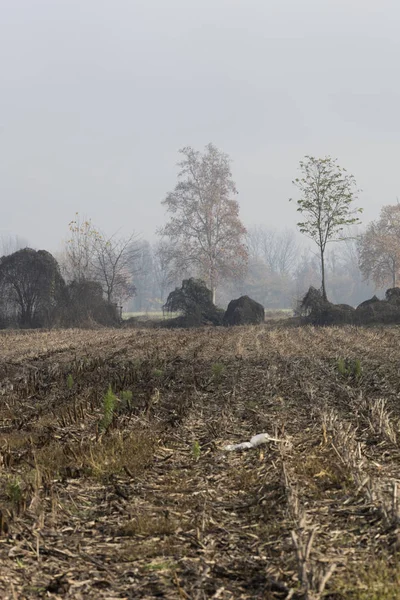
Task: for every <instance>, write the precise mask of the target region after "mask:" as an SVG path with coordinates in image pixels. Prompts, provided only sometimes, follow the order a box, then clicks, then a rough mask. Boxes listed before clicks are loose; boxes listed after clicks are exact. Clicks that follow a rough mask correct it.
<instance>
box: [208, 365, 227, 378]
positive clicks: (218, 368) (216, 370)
mask: <svg viewBox="0 0 400 600" xmlns="http://www.w3.org/2000/svg"><path fill="white" fill-rule="evenodd" d="M224 371H225V365H223V364H222V363H219V362H217V363H214V364H213V365H212V367H211V372H212V374H213V377H214V379H215V380H216V381H221V378H222V375H223V373H224Z"/></svg>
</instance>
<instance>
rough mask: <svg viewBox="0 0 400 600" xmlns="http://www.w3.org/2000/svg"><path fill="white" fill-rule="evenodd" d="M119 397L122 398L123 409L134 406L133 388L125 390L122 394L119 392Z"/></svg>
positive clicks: (129, 408)
mask: <svg viewBox="0 0 400 600" xmlns="http://www.w3.org/2000/svg"><path fill="white" fill-rule="evenodd" d="M119 398H120V400H121V409H122V410H124V409H128V410H131V408H132V398H133V392H132V391H131V390H123V391H122V392H121V393H120V394H119Z"/></svg>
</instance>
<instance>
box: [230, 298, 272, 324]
mask: <svg viewBox="0 0 400 600" xmlns="http://www.w3.org/2000/svg"><path fill="white" fill-rule="evenodd" d="M264 318H265V311H264V307H263V306H262V304H259V303H258V302H256V301H255V300H252V299H251V298H249V296H241V297H240V298H237V299H236V300H231V301H230V302H229V304H228V308H227V310H226V313H225V315H224V321H223V322H224V325H258V324H259V323H263V322H264Z"/></svg>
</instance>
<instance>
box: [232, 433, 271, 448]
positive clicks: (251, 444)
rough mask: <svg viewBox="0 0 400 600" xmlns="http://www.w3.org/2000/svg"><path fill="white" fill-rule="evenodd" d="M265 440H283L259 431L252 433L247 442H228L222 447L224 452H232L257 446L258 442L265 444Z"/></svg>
mask: <svg viewBox="0 0 400 600" xmlns="http://www.w3.org/2000/svg"><path fill="white" fill-rule="evenodd" d="M267 442H283V440H278V439H277V438H273V437H271V436H270V435H268V433H259V434H257V435H253V437H252V438H251V440H250V441H249V442H243V443H242V444H229V445H228V446H224V447H223V448H222V449H223V450H224V451H225V452H232V450H249V449H250V448H257V446H259V445H260V444H266V443H267Z"/></svg>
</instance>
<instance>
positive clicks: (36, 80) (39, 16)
mask: <svg viewBox="0 0 400 600" xmlns="http://www.w3.org/2000/svg"><path fill="white" fill-rule="evenodd" d="M399 16H400V7H399V6H398V3H396V2H395V1H394V0H393V1H389V0H384V1H382V2H380V3H379V4H378V3H377V2H373V1H372V0H362V1H361V0H347V1H345V0H336V1H335V2H333V1H331V0H327V1H325V2H320V1H318V0H303V1H302V2H298V1H297V0H284V1H282V0H279V1H278V0H270V1H268V2H265V1H264V0H247V1H246V2H245V1H244V0H202V1H201V2H199V1H195V0H189V1H188V0H168V2H166V1H165V0H152V1H149V0H112V1H111V0H103V1H100V2H99V1H98V0H57V2H54V0H36V1H35V2H32V1H31V0H17V1H15V0H2V1H1V19H0V61H1V78H0V197H1V202H2V220H1V226H0V228H1V231H2V232H10V233H12V234H15V235H19V236H21V237H23V238H24V239H26V240H28V241H29V243H30V244H31V245H32V246H33V247H35V248H46V249H48V250H50V251H52V252H53V251H57V250H58V249H59V247H60V244H61V241H62V239H63V238H65V236H66V235H67V226H68V222H69V221H70V220H71V218H73V215H74V213H75V211H79V212H80V213H81V214H84V215H87V216H89V217H91V218H93V219H95V221H96V224H97V225H98V226H99V227H100V228H101V229H104V230H107V231H109V232H110V233H111V232H113V231H115V230H117V229H119V228H122V230H121V231H122V232H124V233H126V234H129V233H130V232H131V230H132V229H134V230H136V231H137V232H140V233H141V234H142V235H143V236H144V237H145V238H146V239H150V240H152V239H154V238H155V231H156V228H157V227H160V226H161V225H162V224H163V222H164V219H165V214H164V210H163V208H162V207H161V205H160V202H161V200H162V199H163V198H164V197H165V195H166V193H167V192H168V191H169V190H171V189H172V188H173V187H174V185H175V183H176V174H177V172H176V168H175V164H176V162H177V160H178V153H177V151H178V149H179V148H181V147H183V146H186V145H191V146H193V147H194V148H198V149H202V148H203V147H204V146H205V145H206V144H207V143H209V142H212V143H214V144H215V145H216V146H217V147H218V148H220V149H221V150H222V151H224V152H226V153H228V154H229V156H230V157H231V158H232V160H233V164H232V173H233V178H234V180H235V181H236V184H237V188H238V191H239V196H238V200H239V203H240V215H241V218H242V220H243V222H244V224H245V225H246V226H251V225H253V224H260V223H262V224H265V225H267V226H272V227H276V228H278V229H282V228H284V227H289V228H294V226H295V223H296V212H295V211H294V210H293V207H291V206H290V204H289V203H288V202H287V199H288V198H289V197H290V196H291V195H292V194H293V189H292V185H291V180H292V179H293V178H294V177H295V175H296V169H297V165H298V162H299V160H300V159H301V158H302V157H303V156H304V155H305V154H312V155H314V156H325V155H326V154H329V155H332V156H334V157H337V158H338V160H339V162H340V164H341V165H343V166H344V167H346V168H347V169H348V170H349V171H350V172H351V173H353V174H354V175H355V177H356V179H357V182H358V184H359V186H360V187H361V188H362V190H363V192H362V195H361V202H360V204H361V205H362V206H363V207H364V209H365V212H364V217H363V218H364V220H365V222H368V221H370V220H371V219H375V218H377V216H378V214H379V210H380V207H381V206H382V205H384V204H390V203H395V202H396V197H397V195H399V193H400V192H399V184H398V165H397V162H398V158H397V157H398V155H399V151H400V142H399V129H400V112H399V109H398V104H399V102H398V99H399V95H400V82H399V79H398V77H397V76H396V73H397V59H398V54H399V43H400V42H399V35H398V22H399Z"/></svg>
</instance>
